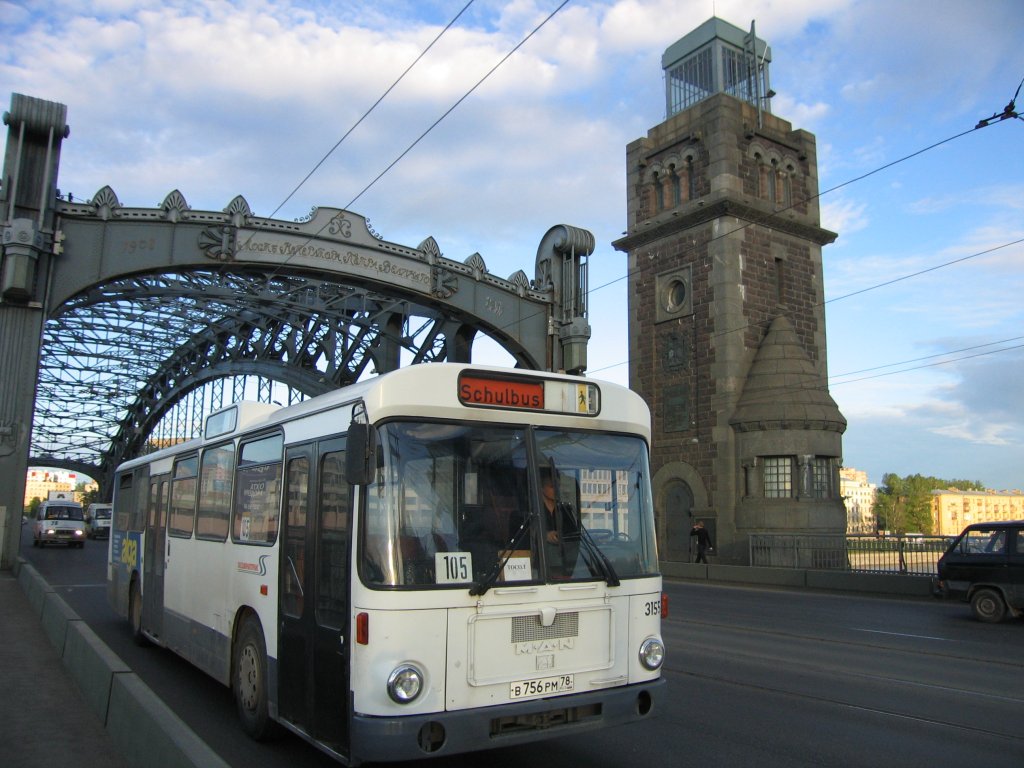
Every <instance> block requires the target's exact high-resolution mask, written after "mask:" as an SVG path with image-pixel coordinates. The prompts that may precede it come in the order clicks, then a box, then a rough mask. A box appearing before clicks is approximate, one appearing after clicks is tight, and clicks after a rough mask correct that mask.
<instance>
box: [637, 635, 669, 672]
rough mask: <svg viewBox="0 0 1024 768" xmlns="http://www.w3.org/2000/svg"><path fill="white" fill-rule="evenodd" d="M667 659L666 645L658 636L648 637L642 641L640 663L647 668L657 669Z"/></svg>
mask: <svg viewBox="0 0 1024 768" xmlns="http://www.w3.org/2000/svg"><path fill="white" fill-rule="evenodd" d="M664 660H665V646H664V644H663V643H662V642H661V640H659V639H658V638H656V637H648V638H647V639H646V640H644V641H643V642H642V643H640V663H641V664H643V665H644V666H645V667H646V668H647V669H650V670H655V669H657V668H658V667H660V666H661V663H662V662H663V661H664Z"/></svg>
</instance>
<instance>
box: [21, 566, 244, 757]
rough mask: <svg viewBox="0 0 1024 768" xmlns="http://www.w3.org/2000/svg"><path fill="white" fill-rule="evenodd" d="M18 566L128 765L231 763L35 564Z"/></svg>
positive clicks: (53, 641)
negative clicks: (72, 606)
mask: <svg viewBox="0 0 1024 768" xmlns="http://www.w3.org/2000/svg"><path fill="white" fill-rule="evenodd" d="M14 571H15V574H16V576H17V579H18V584H19V585H20V586H21V589H22V590H23V591H24V592H25V594H26V596H27V597H28V599H29V603H30V604H31V605H32V607H33V610H34V611H35V612H36V613H37V614H38V615H39V618H40V621H41V622H42V624H43V628H44V631H45V633H46V636H47V638H48V639H49V640H50V643H51V644H52V645H53V647H54V648H56V649H57V652H58V654H59V655H60V657H61V661H62V663H63V664H64V667H65V669H66V670H67V672H68V674H69V675H70V677H71V678H72V679H73V680H74V681H75V683H76V684H77V685H78V687H79V689H80V690H81V691H82V695H83V697H84V698H85V700H86V702H87V703H88V706H89V707H90V708H91V709H92V710H93V711H94V712H95V713H96V714H97V715H98V716H99V719H100V722H101V723H103V725H104V727H105V728H106V730H107V732H108V733H109V734H110V736H111V738H112V740H113V741H114V744H115V745H116V746H117V749H118V750H119V751H120V752H121V754H123V755H124V757H125V759H126V760H127V762H128V763H129V764H130V765H136V766H139V767H140V768H143V767H144V768H228V764H227V763H226V762H225V761H224V760H222V759H221V758H220V757H219V756H218V755H217V753H216V752H214V751H213V750H212V749H211V748H210V747H209V746H207V745H206V743H205V742H203V740H202V739H200V738H199V737H198V736H197V735H196V733H195V731H193V730H192V729H191V728H189V727H188V725H187V724H186V723H185V722H184V721H183V720H182V719H181V718H179V717H178V716H177V715H176V714H174V712H173V711H172V710H171V709H170V708H169V707H168V706H167V705H166V704H164V703H163V701H161V700H160V698H159V697H157V695H156V694H155V693H153V691H152V690H151V689H150V688H149V686H147V685H146V684H145V683H144V682H142V680H140V679H139V677H138V675H136V674H135V673H134V672H132V671H131V669H130V668H129V667H128V666H127V665H126V664H125V663H124V662H123V661H122V660H121V659H120V657H119V656H118V655H117V654H116V653H114V652H113V651H112V650H110V648H109V647H108V646H107V645H106V644H105V643H104V642H103V641H102V640H100V638H99V636H98V635H96V633H95V632H93V630H92V629H91V628H90V627H89V626H88V625H87V624H86V623H85V622H84V621H82V620H81V618H79V616H78V615H77V614H76V613H75V612H74V611H73V610H72V609H71V607H70V606H69V605H68V604H67V603H66V602H64V599H63V598H62V597H61V596H60V595H58V594H57V593H56V592H55V591H54V590H53V588H52V587H50V585H49V584H47V583H46V581H45V580H44V579H43V578H42V576H40V575H39V573H38V571H36V569H35V568H33V567H32V566H31V565H29V564H28V563H27V562H25V561H24V560H23V559H21V558H19V561H18V563H17V564H16V565H15V568H14Z"/></svg>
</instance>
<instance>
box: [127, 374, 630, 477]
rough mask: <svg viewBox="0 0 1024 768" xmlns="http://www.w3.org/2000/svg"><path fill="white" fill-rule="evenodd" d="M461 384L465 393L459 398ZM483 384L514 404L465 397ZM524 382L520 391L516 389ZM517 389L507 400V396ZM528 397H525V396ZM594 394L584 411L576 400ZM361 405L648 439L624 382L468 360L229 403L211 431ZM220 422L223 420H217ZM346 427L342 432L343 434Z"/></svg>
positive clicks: (392, 414)
mask: <svg viewBox="0 0 1024 768" xmlns="http://www.w3.org/2000/svg"><path fill="white" fill-rule="evenodd" d="M460 382H461V384H462V386H463V392H462V393H460ZM481 382H483V383H484V384H486V383H488V382H491V383H496V384H497V385H498V387H499V388H500V387H501V386H503V385H508V387H511V390H509V389H508V388H506V389H505V390H501V391H499V392H498V395H497V399H498V400H503V399H504V400H510V401H511V404H506V403H504V402H497V403H496V402H493V401H492V400H493V398H492V400H488V399H486V398H479V399H477V400H474V399H473V397H472V395H469V396H467V394H466V387H467V386H474V385H477V384H479V383H481ZM517 385H522V388H517ZM538 387H542V388H543V389H542V391H543V394H538V395H537V396H538V397H540V398H542V400H541V403H542V404H541V405H540V406H538V405H537V404H536V403H535V402H533V401H528V402H527V401H523V400H522V399H521V398H522V397H526V398H529V397H530V393H531V392H540V391H541V390H538V389H537V388H538ZM509 391H512V392H517V393H519V394H513V395H511V397H508V396H506V395H504V394H503V392H509ZM523 393H525V395H524V394H523ZM595 397H596V402H591V401H588V403H587V404H586V405H583V406H581V405H580V403H579V401H578V399H582V398H590V399H591V400H593V398H595ZM359 402H362V403H363V404H364V405H365V407H366V416H367V419H368V421H369V422H370V423H377V422H379V421H382V420H385V419H390V418H396V417H401V416H424V417H430V418H438V419H455V420H469V421H494V420H495V413H496V412H504V413H506V414H507V417H506V418H505V419H504V421H507V422H509V423H517V422H520V423H521V422H529V423H530V424H536V425H552V426H553V425H556V424H564V423H565V418H566V416H572V417H576V418H579V419H581V420H584V423H583V424H582V425H581V426H585V427H588V428H593V429H601V430H607V431H612V432H629V433H634V434H639V435H641V436H643V437H644V439H645V440H647V441H648V442H650V410H649V409H648V407H647V404H646V403H645V402H644V400H643V398H641V397H640V396H639V395H638V394H636V393H635V392H633V391H632V390H630V389H628V388H627V387H624V386H622V385H620V384H614V383H612V382H607V381H600V380H598V379H589V378H585V377H580V376H569V375H566V374H559V373H550V372H548V371H530V370H524V369H519V368H500V367H493V366H480V365H472V364H468V363H424V364H419V365H412V366H407V367H405V368H400V369H398V370H395V371H391V372H389V373H386V374H381V375H380V376H375V377H373V378H370V379H366V380H365V381H360V382H357V383H355V384H352V385H350V386H348V387H343V388H341V389H337V390H334V391H332V392H328V393H326V394H323V395H319V396H317V397H313V398H310V399H309V400H304V401H302V402H301V403H296V404H295V405H290V406H273V405H267V404H265V403H254V402H249V401H242V402H239V403H234V404H233V405H230V406H226V407H225V408H222V409H220V410H219V411H216V412H214V414H211V416H210V417H208V421H207V424H209V423H210V422H211V421H212V420H213V419H214V417H216V416H217V415H218V414H223V413H225V412H229V411H231V410H232V409H236V413H237V417H235V418H234V419H233V421H232V422H231V423H232V424H233V428H231V429H226V430H222V431H217V432H216V433H215V435H214V434H210V435H209V436H208V439H214V437H215V436H216V437H225V438H226V437H227V436H228V435H233V434H238V433H241V432H251V431H256V430H259V429H263V428H268V427H272V426H275V425H278V424H282V423H286V422H290V421H294V420H299V419H305V418H309V417H310V416H314V415H317V414H319V413H322V412H325V411H329V410H333V409H337V408H342V407H344V406H346V405H354V404H356V403H359ZM218 423H219V422H218ZM347 427H348V422H347V421H346V423H345V424H343V425H341V426H340V428H339V429H338V430H337V431H338V432H339V433H341V432H344V431H345V429H347ZM203 442H204V441H203V440H201V439H195V440H190V441H188V442H186V443H179V444H177V445H174V446H171V447H168V448H164V449H162V450H160V451H157V452H155V453H151V454H147V455H146V456H143V457H139V458H137V459H132V460H129V461H126V462H125V463H124V464H123V465H122V466H125V467H128V466H135V465H136V464H138V463H147V462H150V461H153V460H156V459H159V458H161V457H163V456H165V455H175V454H179V453H182V452H183V451H187V450H189V449H190V448H198V447H199V446H200V445H202V443H203Z"/></svg>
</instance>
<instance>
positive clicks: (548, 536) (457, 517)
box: [359, 422, 658, 589]
mask: <svg viewBox="0 0 1024 768" xmlns="http://www.w3.org/2000/svg"><path fill="white" fill-rule="evenodd" d="M379 432H380V439H379V445H380V446H381V450H380V454H379V456H378V464H379V466H378V467H377V472H376V479H375V482H372V483H370V484H369V485H368V486H366V488H365V492H364V494H363V503H362V505H361V508H360V525H359V529H360V554H359V572H360V576H361V578H362V579H363V581H364V583H366V584H368V585H370V586H376V587H418V588H425V587H432V588H433V587H452V588H463V589H465V588H467V587H471V586H472V585H474V584H481V583H487V584H491V583H509V582H526V583H530V582H533V583H543V582H557V581H570V580H573V581H585V580H604V581H607V582H608V583H609V584H617V583H618V580H619V579H628V578H637V577H641V576H650V575H654V574H656V573H657V563H658V556H657V550H656V545H655V540H654V511H653V506H652V502H651V492H650V478H649V476H648V461H647V445H646V443H645V442H644V441H643V440H642V439H641V438H639V437H637V436H634V435H619V434H606V433H596V432H586V431H582V430H553V429H547V428H532V427H499V426H494V425H484V426H481V425H470V424H454V423H443V422H391V423H388V424H385V425H383V426H382V427H380V430H379Z"/></svg>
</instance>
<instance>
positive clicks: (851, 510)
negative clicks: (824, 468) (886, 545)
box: [839, 467, 878, 533]
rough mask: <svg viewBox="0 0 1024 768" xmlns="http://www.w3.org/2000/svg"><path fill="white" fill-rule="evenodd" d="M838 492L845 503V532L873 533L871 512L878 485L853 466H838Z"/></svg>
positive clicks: (873, 519)
mask: <svg viewBox="0 0 1024 768" xmlns="http://www.w3.org/2000/svg"><path fill="white" fill-rule="evenodd" d="M839 493H840V494H841V495H842V497H843V504H845V505H846V532H847V533H875V532H876V531H877V530H878V525H877V522H876V520H875V513H874V512H873V509H874V506H875V498H876V497H877V495H878V486H877V485H875V484H874V483H869V482H868V473H867V472H862V471H861V470H859V469H854V468H853V467H840V468H839Z"/></svg>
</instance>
